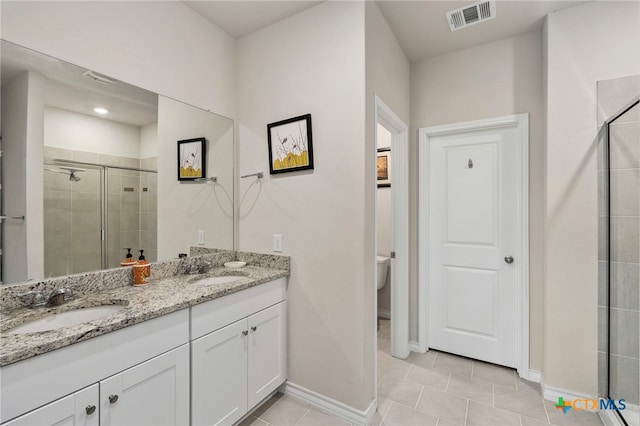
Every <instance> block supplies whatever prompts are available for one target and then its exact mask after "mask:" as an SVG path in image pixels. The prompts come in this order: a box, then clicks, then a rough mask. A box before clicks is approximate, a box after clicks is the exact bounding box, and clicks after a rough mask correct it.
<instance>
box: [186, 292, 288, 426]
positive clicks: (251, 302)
mask: <svg viewBox="0 0 640 426" xmlns="http://www.w3.org/2000/svg"><path fill="white" fill-rule="evenodd" d="M285 294H286V284H285V280H284V279H279V280H275V281H272V282H270V283H266V284H263V285H260V286H257V287H253V288H251V289H248V290H244V291H242V292H239V293H236V294H232V295H230V296H226V297H224V298H222V299H216V300H213V301H211V302H208V303H204V304H202V305H197V306H194V307H193V308H192V312H191V327H192V338H194V340H193V341H192V343H191V396H192V413H191V424H192V425H217V424H223V425H228V424H233V423H234V422H236V421H238V420H239V419H241V418H242V417H243V416H244V415H245V414H246V413H247V412H248V411H249V410H251V409H252V408H254V407H255V406H256V405H257V404H258V403H260V402H261V401H262V400H263V399H264V398H266V397H267V396H269V395H270V394H271V393H272V392H273V391H275V390H276V389H277V388H278V387H279V386H280V385H281V384H282V383H284V381H285V380H286V356H285V353H286V302H285ZM223 302H224V303H223Z"/></svg>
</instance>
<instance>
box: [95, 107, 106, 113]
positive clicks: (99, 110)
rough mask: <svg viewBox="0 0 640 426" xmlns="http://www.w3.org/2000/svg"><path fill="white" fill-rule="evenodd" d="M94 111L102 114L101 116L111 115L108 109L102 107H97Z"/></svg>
mask: <svg viewBox="0 0 640 426" xmlns="http://www.w3.org/2000/svg"><path fill="white" fill-rule="evenodd" d="M93 111H95V112H96V113H97V114H100V115H105V114H109V111H108V110H107V109H106V108H102V107H96V108H94V109H93Z"/></svg>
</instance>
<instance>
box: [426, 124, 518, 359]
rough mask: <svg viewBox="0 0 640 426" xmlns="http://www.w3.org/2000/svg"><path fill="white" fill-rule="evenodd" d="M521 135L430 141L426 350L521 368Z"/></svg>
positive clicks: (490, 132) (509, 132) (462, 135)
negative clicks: (519, 362) (519, 344)
mask: <svg viewBox="0 0 640 426" xmlns="http://www.w3.org/2000/svg"><path fill="white" fill-rule="evenodd" d="M519 138H520V132H519V131H518V129H517V128H515V127H503V128H490V129H485V130H475V131H465V130H461V131H459V132H457V133H456V132H453V133H447V134H444V135H441V136H435V137H431V138H430V139H429V143H428V150H429V162H428V169H429V173H428V182H429V184H428V185H429V186H428V190H429V200H428V206H429V208H428V216H429V219H428V223H429V236H428V253H429V254H428V256H429V259H428V262H429V271H428V288H429V290H428V301H429V302H428V307H429V318H428V324H429V338H428V341H429V347H431V348H434V349H438V350H442V351H446V352H451V353H455V354H459V355H464V356H467V357H471V358H475V359H480V360H484V361H488V362H492V363H496V364H501V365H506V366H510V367H517V365H518V267H519V264H520V260H519V259H518V258H517V255H518V248H519V244H520V242H519V236H520V230H519V224H520V220H519V217H518V214H519V200H520V199H519V194H518V191H519V190H520V186H519V176H520V174H519V173H520V171H519V169H518V167H519V165H520V157H519V152H520V151H519V146H520V142H519Z"/></svg>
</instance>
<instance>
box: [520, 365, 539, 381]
mask: <svg viewBox="0 0 640 426" xmlns="http://www.w3.org/2000/svg"><path fill="white" fill-rule="evenodd" d="M520 378H522V379H524V380H528V381H530V382H533V383H542V371H539V370H534V369H532V368H530V369H529V371H525V372H524V374H520Z"/></svg>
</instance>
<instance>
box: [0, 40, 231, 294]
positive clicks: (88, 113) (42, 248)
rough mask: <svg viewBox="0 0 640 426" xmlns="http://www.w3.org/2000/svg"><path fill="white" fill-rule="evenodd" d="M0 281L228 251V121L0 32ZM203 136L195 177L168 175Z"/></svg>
mask: <svg viewBox="0 0 640 426" xmlns="http://www.w3.org/2000/svg"><path fill="white" fill-rule="evenodd" d="M0 43H1V46H0V48H1V54H2V57H1V65H2V68H1V89H2V91H1V95H2V109H1V121H0V129H1V132H2V139H1V143H2V147H1V150H2V157H1V158H0V159H1V161H0V170H1V173H0V176H1V179H2V181H1V186H0V192H1V194H2V197H1V200H2V201H1V204H0V214H1V216H2V217H3V219H0V223H1V227H0V233H1V234H0V235H1V241H2V251H1V252H0V256H1V259H2V262H1V264H2V272H1V277H2V281H1V282H2V283H4V284H8V283H14V282H21V281H26V280H37V279H41V278H48V277H55V276H62V275H69V274H74V273H80V272H87V271H93V270H97V269H103V268H111V267H117V266H118V265H119V264H120V261H121V260H122V258H123V257H124V255H125V253H126V250H125V249H126V248H130V249H131V252H132V253H133V254H134V255H135V257H136V258H137V257H138V256H139V255H140V253H139V251H140V250H144V256H145V257H146V258H147V260H150V261H156V260H167V259H171V258H174V257H177V256H178V253H181V252H188V251H189V247H191V246H198V245H199V246H204V247H211V248H218V249H227V250H230V249H233V241H234V238H233V232H234V225H233V216H234V215H233V164H234V158H233V154H234V149H233V139H234V136H233V127H234V125H233V121H232V120H231V119H229V118H226V117H223V116H220V115H217V114H214V113H211V112H209V111H205V110H202V109H199V108H196V107H193V106H191V105H187V104H185V103H182V102H179V101H176V100H173V99H170V98H167V97H164V96H161V95H158V94H156V93H152V92H149V91H147V90H144V89H141V88H138V87H135V86H132V85H129V84H127V83H125V82H121V81H117V80H115V79H112V78H110V77H108V76H106V75H103V74H101V73H99V71H97V70H87V69H84V68H82V67H79V66H76V65H74V64H70V63H68V62H65V61H62V60H59V59H57V58H53V57H50V56H47V55H44V54H41V53H38V52H35V51H33V50H30V49H27V48H24V47H22V46H18V45H16V44H13V43H10V42H7V41H5V40H1V41H0ZM192 138H204V139H205V140H206V145H205V146H206V148H205V152H204V153H203V155H204V156H205V159H206V163H207V176H206V178H207V179H200V180H195V181H189V182H180V181H178V179H177V170H176V163H177V155H178V154H177V141H179V140H184V139H192Z"/></svg>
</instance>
